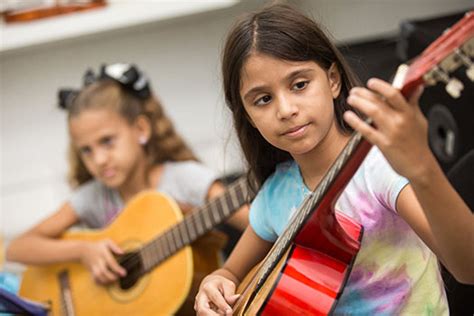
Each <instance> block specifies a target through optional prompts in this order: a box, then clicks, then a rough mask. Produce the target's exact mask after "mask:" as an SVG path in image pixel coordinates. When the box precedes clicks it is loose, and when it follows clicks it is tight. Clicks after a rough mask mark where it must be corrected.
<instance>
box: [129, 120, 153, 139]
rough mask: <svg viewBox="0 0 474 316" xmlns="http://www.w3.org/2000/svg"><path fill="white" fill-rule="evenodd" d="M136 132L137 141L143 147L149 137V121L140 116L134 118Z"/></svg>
mask: <svg viewBox="0 0 474 316" xmlns="http://www.w3.org/2000/svg"><path fill="white" fill-rule="evenodd" d="M133 126H134V127H135V129H136V131H137V141H138V143H140V144H141V145H145V144H146V143H147V142H148V140H149V139H150V136H151V123H150V120H149V119H148V118H147V117H146V116H144V115H140V116H138V117H137V118H136V120H135V122H134V123H133Z"/></svg>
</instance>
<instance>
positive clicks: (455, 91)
mask: <svg viewBox="0 0 474 316" xmlns="http://www.w3.org/2000/svg"><path fill="white" fill-rule="evenodd" d="M445 89H446V92H447V93H449V95H450V96H452V97H453V98H455V99H457V98H459V97H460V96H461V91H462V90H463V89H464V85H463V84H462V82H461V81H459V80H458V79H456V78H451V79H449V80H448V82H447V83H446V88H445Z"/></svg>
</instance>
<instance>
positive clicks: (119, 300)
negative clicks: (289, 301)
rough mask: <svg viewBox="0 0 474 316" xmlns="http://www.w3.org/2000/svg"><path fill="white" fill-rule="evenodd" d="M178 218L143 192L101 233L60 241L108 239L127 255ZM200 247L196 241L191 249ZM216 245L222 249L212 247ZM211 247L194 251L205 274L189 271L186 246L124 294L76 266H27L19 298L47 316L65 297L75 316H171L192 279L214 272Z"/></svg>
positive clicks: (164, 202) (171, 206)
mask: <svg viewBox="0 0 474 316" xmlns="http://www.w3.org/2000/svg"><path fill="white" fill-rule="evenodd" d="M182 219H183V216H182V214H181V211H180V210H179V208H178V206H177V205H176V203H175V202H174V201H172V200H171V199H169V198H167V197H166V196H165V195H162V194H159V193H156V192H146V193H141V194H140V195H138V196H137V197H136V198H135V199H133V200H132V201H131V202H130V203H129V204H128V205H127V207H126V208H125V209H124V210H123V211H122V212H121V213H120V215H119V216H118V217H117V218H116V220H115V221H114V222H113V223H112V224H111V225H109V226H107V227H106V228H105V229H103V230H98V231H88V232H68V233H66V234H65V235H64V236H63V237H62V238H63V239H74V240H86V241H96V240H100V239H105V238H109V239H112V240H113V241H115V242H116V243H117V244H118V245H120V246H121V247H122V248H123V249H124V250H126V251H130V250H133V249H136V248H138V247H140V246H142V245H143V244H144V243H146V242H147V241H149V240H150V239H151V238H152V237H154V236H156V235H157V234H159V233H161V232H163V231H165V230H166V229H168V228H169V227H171V226H173V225H175V224H176V223H177V222H179V221H181V220H182ZM203 238H206V236H204V237H203ZM199 242H200V241H199V240H198V241H196V244H199ZM216 245H217V246H221V245H220V243H216V242H215V243H214V246H216ZM212 246H213V244H212V243H211V247H209V244H207V248H203V251H200V250H199V249H197V250H196V251H194V252H195V253H196V254H195V255H194V256H195V257H196V258H197V259H198V260H196V263H197V266H199V268H203V269H204V271H198V272H197V273H196V272H194V269H195V268H196V265H195V264H194V260H193V251H192V248H191V247H190V246H186V247H184V248H182V249H181V250H179V251H178V252H176V253H175V254H174V255H172V256H171V257H169V258H168V259H167V260H166V261H164V262H162V263H161V264H160V265H158V266H157V267H155V268H154V269H153V270H151V271H150V272H149V273H147V274H145V275H143V276H142V277H141V278H139V280H138V282H136V283H135V284H134V285H133V286H132V287H130V288H129V289H126V290H123V289H121V288H120V286H118V285H117V284H112V285H110V286H101V285H98V284H96V283H95V282H94V280H93V279H92V276H91V274H90V272H89V271H88V270H87V269H86V268H85V267H84V266H83V265H82V264H80V263H66V264H53V265H46V266H36V267H28V269H27V270H26V271H25V273H24V275H23V280H22V283H21V288H20V293H19V294H20V295H21V296H22V297H25V298H28V299H31V300H34V301H40V302H50V304H51V310H52V315H62V314H64V303H63V301H64V299H63V297H64V296H66V297H68V295H70V296H69V298H70V299H69V303H70V306H72V308H73V312H74V314H75V315H118V314H122V315H171V314H176V312H177V311H178V309H179V308H180V306H182V304H183V303H184V302H185V300H186V297H187V296H188V293H189V292H190V289H191V287H192V283H193V275H200V276H202V275H206V274H207V273H209V272H210V271H212V270H214V269H216V268H217V267H218V263H219V261H218V259H219V258H218V251H219V249H220V248H219V247H217V249H212ZM63 271H66V272H67V277H66V278H67V280H66V283H67V284H69V286H68V287H69V289H68V288H64V285H61V283H60V280H59V275H60V273H61V272H63ZM66 301H67V299H66ZM66 305H67V304H66Z"/></svg>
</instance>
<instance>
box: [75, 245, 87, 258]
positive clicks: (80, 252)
mask: <svg viewBox="0 0 474 316" xmlns="http://www.w3.org/2000/svg"><path fill="white" fill-rule="evenodd" d="M87 245H88V242H87V241H81V240H78V241H76V243H75V245H74V254H76V256H75V258H74V260H75V261H79V262H84V261H85V260H84V257H85V254H86V253H87Z"/></svg>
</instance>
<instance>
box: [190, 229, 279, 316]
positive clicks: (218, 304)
mask: <svg viewBox="0 0 474 316" xmlns="http://www.w3.org/2000/svg"><path fill="white" fill-rule="evenodd" d="M272 245H273V244H272V243H270V242H268V241H265V240H263V239H261V238H260V237H258V235H257V234H256V233H255V232H254V230H253V229H252V227H250V226H248V227H247V229H246V230H245V232H244V233H243V234H242V237H241V238H240V240H239V242H238V243H237V245H236V246H235V248H234V250H233V251H232V253H231V255H230V257H229V259H228V260H227V261H226V263H225V264H224V267H222V268H221V269H219V270H216V271H215V272H213V273H212V274H210V275H208V276H207V277H205V278H204V279H203V281H202V283H201V286H200V288H199V292H198V294H197V295H196V303H195V306H194V308H195V310H196V312H197V314H198V315H219V314H218V313H217V311H221V312H223V313H225V314H226V315H227V314H229V315H230V314H231V313H232V309H231V307H230V305H232V304H234V303H235V301H236V300H237V298H238V297H239V296H238V295H235V290H236V288H237V287H238V286H239V284H240V282H241V281H242V279H243V278H244V277H245V276H246V275H247V273H248V272H249V271H250V269H251V268H253V267H254V266H255V265H256V264H257V263H259V262H260V261H261V260H262V259H263V258H264V257H265V255H266V254H267V253H268V251H269V250H270V248H271V247H272Z"/></svg>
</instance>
